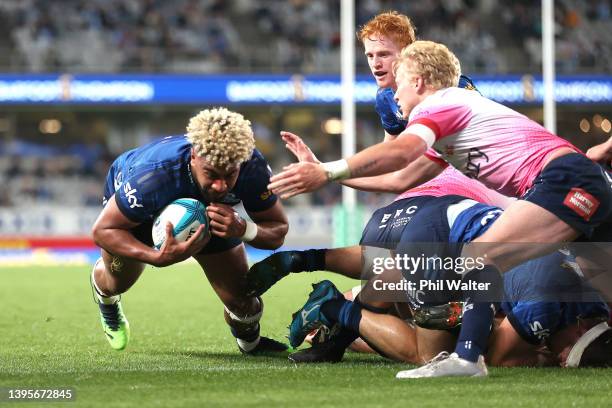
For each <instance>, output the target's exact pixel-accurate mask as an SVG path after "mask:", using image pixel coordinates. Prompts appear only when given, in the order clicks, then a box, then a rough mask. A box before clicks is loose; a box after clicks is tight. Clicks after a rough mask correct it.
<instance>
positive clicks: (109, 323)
mask: <svg viewBox="0 0 612 408" xmlns="http://www.w3.org/2000/svg"><path fill="white" fill-rule="evenodd" d="M98 307H99V308H100V321H101V322H102V329H103V330H104V334H105V335H106V340H108V342H109V343H110V346H111V347H112V348H113V349H115V350H123V349H124V348H125V347H126V346H127V345H128V342H129V340H130V324H129V322H128V321H127V319H126V318H125V315H124V314H123V308H122V307H121V302H117V303H114V304H111V305H105V304H104V303H98Z"/></svg>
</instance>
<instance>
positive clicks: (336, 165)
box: [321, 159, 351, 181]
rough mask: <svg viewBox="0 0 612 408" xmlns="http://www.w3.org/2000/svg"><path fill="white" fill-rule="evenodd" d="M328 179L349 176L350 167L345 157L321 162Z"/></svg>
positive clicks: (341, 178)
mask: <svg viewBox="0 0 612 408" xmlns="http://www.w3.org/2000/svg"><path fill="white" fill-rule="evenodd" d="M321 165H322V166H323V169H324V170H325V173H326V174H327V180H328V181H338V180H344V179H347V178H350V177H351V169H349V165H348V162H347V161H346V160H345V159H342V160H336V161H333V162H326V163H321Z"/></svg>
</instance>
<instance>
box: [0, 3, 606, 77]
mask: <svg viewBox="0 0 612 408" xmlns="http://www.w3.org/2000/svg"><path fill="white" fill-rule="evenodd" d="M339 3H340V1H339V0H174V1H172V2H168V1H162V0H56V1H52V2H50V1H45V0H3V1H2V2H0V30H3V31H4V32H3V33H2V34H3V35H1V36H0V48H2V52H1V53H0V54H1V55H2V56H1V57H0V64H1V65H3V66H4V70H13V71H30V72H45V71H70V72H126V71H145V72H198V73H205V72H254V71H257V72H279V71H282V72H286V71H291V72H305V73H308V72H338V71H339V61H340V57H339V47H340V32H339V26H340V24H339V21H340V4H339ZM540 4H541V3H540V2H539V1H531V0H517V1H512V2H506V1H501V0H430V1H420V2H416V1H405V0H357V1H356V5H357V7H356V19H357V24H358V25H361V24H363V23H365V22H366V21H367V20H368V19H370V18H371V17H372V16H373V15H375V14H377V13H379V12H381V11H383V10H389V9H394V10H399V11H401V12H403V13H406V14H407V15H409V16H410V17H411V18H412V19H413V20H414V23H415V25H416V27H417V29H418V32H417V34H418V36H419V37H420V38H423V39H432V40H436V41H440V42H444V43H446V44H447V45H449V46H450V47H451V48H452V49H453V50H454V51H455V52H456V53H457V55H458V56H459V57H460V59H461V62H462V64H463V69H464V71H465V72H477V73H494V72H520V71H525V70H526V69H533V68H534V67H535V68H537V67H538V66H539V64H540V62H541V56H540V50H541V42H540V34H541V21H540V7H541V5H540ZM555 4H556V6H555V7H556V34H557V56H558V61H559V69H560V70H562V71H566V72H576V71H582V70H586V71H589V70H590V71H591V72H593V71H597V70H601V69H602V68H607V67H608V66H609V63H610V55H611V51H610V50H611V49H612V47H611V46H610V45H611V44H610V42H611V40H610V35H608V33H609V31H610V28H611V27H612V26H611V23H612V21H611V17H610V14H611V13H610V9H611V1H610V0H586V1H578V0H558V1H556V2H555ZM359 52H360V50H359ZM358 61H359V66H360V69H361V70H365V69H367V68H366V65H365V59H364V58H358Z"/></svg>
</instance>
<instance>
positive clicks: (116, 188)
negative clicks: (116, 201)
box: [113, 172, 123, 191]
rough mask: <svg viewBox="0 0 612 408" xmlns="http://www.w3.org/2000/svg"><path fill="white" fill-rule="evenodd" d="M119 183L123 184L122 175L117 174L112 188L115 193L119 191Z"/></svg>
mask: <svg viewBox="0 0 612 408" xmlns="http://www.w3.org/2000/svg"><path fill="white" fill-rule="evenodd" d="M121 183H123V173H121V172H119V173H117V175H116V176H115V179H114V180H113V186H114V187H115V191H117V190H119V187H121Z"/></svg>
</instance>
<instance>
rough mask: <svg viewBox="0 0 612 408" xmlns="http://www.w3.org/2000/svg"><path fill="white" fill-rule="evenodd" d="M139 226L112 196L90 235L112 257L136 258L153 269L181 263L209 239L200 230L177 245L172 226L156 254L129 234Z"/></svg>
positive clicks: (167, 230) (203, 231)
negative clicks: (127, 215) (112, 255)
mask: <svg viewBox="0 0 612 408" xmlns="http://www.w3.org/2000/svg"><path fill="white" fill-rule="evenodd" d="M137 225H138V223H136V222H134V221H131V220H130V219H129V218H127V217H126V216H125V215H123V213H122V212H121V210H119V207H117V203H116V202H115V197H114V196H112V197H111V198H110V199H109V200H108V203H107V204H106V207H104V209H103V210H102V212H101V213H100V216H99V217H98V219H97V220H96V222H95V224H94V226H93V229H92V235H93V239H94V242H95V243H96V245H98V246H99V247H100V248H103V249H105V250H106V251H108V252H110V253H111V254H114V255H118V256H122V257H126V258H130V259H135V260H138V261H140V262H144V263H147V264H150V265H154V266H167V265H172V264H174V263H177V262H180V261H183V260H185V259H187V258H189V257H190V256H191V255H192V254H194V253H197V252H199V251H200V250H201V249H202V248H203V247H204V246H205V245H206V243H208V240H209V238H206V237H205V238H204V239H201V238H202V236H203V235H204V234H205V229H204V228H203V227H202V228H200V229H198V231H197V232H196V233H195V234H194V235H193V236H192V237H191V238H190V239H189V240H187V241H185V242H180V243H179V242H177V241H176V240H175V239H174V237H173V236H172V225H170V226H169V227H167V228H166V241H165V243H164V245H163V246H162V247H161V248H160V250H159V251H157V250H155V249H154V248H151V247H149V246H147V245H145V244H143V243H142V242H140V241H139V240H138V239H136V237H134V235H133V234H132V233H131V232H130V229H132V228H134V227H136V226H137Z"/></svg>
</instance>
